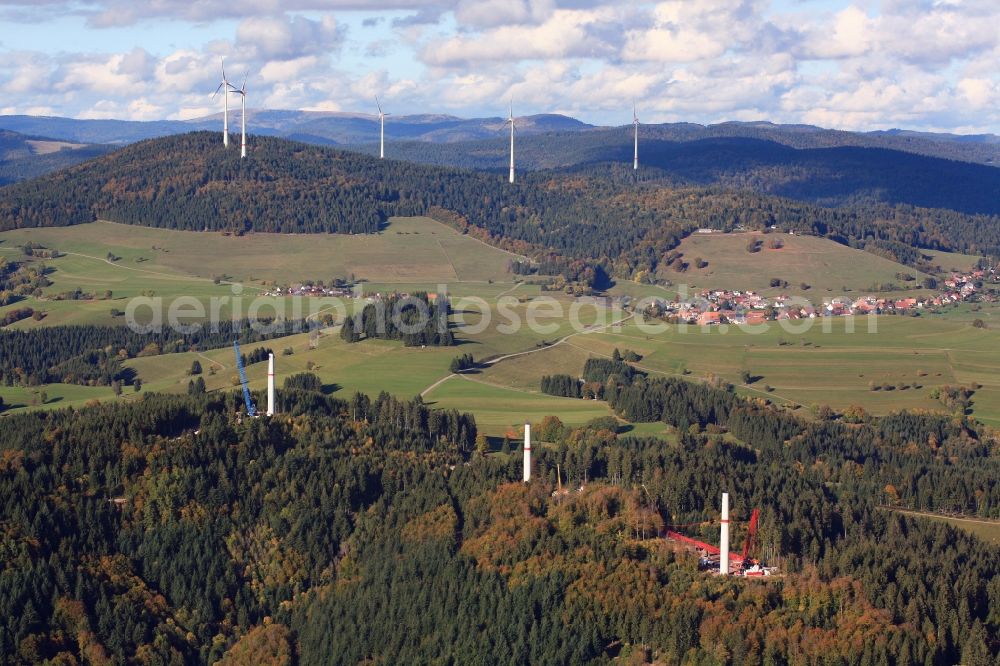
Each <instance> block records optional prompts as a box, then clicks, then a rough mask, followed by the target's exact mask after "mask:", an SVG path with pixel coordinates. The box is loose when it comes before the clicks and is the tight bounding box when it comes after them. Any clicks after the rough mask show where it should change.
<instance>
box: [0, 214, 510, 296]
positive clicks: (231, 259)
mask: <svg viewBox="0 0 1000 666" xmlns="http://www.w3.org/2000/svg"><path fill="white" fill-rule="evenodd" d="M0 239H2V240H3V241H4V243H3V245H4V246H7V247H13V248H14V249H17V248H18V247H19V246H20V245H22V244H24V243H25V242H27V241H29V240H30V241H34V242H36V243H41V244H43V245H45V246H47V247H53V248H56V249H58V250H60V251H63V252H76V253H79V254H84V255H88V256H91V257H97V258H98V259H101V260H104V259H105V257H106V255H107V253H108V252H112V253H113V254H115V255H116V256H119V257H121V259H120V261H118V262H116V263H117V264H118V265H119V266H120V267H128V268H132V269H141V270H142V271H146V272H147V273H149V272H162V273H166V274H169V275H179V276H197V277H201V278H211V277H213V276H215V275H225V276H227V277H229V278H230V279H233V280H235V281H239V282H255V281H260V280H269V281H271V280H276V281H278V282H279V283H289V282H296V281H302V280H309V279H312V280H329V279H330V278H332V277H347V276H349V275H351V274H352V273H353V274H354V275H355V276H356V277H357V278H358V279H366V280H373V281H382V282H392V283H398V282H410V281H418V282H421V281H422V282H470V281H479V282H487V281H489V280H499V281H508V282H509V281H510V280H511V276H510V274H509V273H508V272H507V262H508V261H509V260H510V258H511V256H512V255H509V254H508V253H506V252H504V251H502V250H498V249H496V248H493V247H490V246H488V245H485V244H483V243H481V242H479V241H477V240H475V239H473V238H470V237H468V236H465V235H462V234H459V233H458V232H456V231H454V230H453V229H451V228H450V227H447V226H445V225H443V224H441V223H439V222H435V221H434V220H431V219H430V218H426V217H413V218H392V219H391V220H390V221H389V224H388V226H387V227H386V228H385V229H384V230H383V231H381V232H379V233H378V234H372V235H343V234H265V233H254V234H247V235H245V236H240V237H236V236H224V235H222V234H221V233H199V232H192V231H172V230H167V229H154V228H151V227H140V226H132V225H125V224H115V223H113V222H95V223H93V224H81V225H77V226H72V227H58V228H57V227H46V228H41V229H19V230H16V231H8V232H4V233H2V234H0ZM154 248H155V249H154ZM96 268H97V267H94V266H93V265H87V266H86V267H85V270H84V271H81V272H80V273H81V274H79V275H78V279H88V280H92V281H94V282H93V284H95V285H96V284H98V283H100V282H101V281H104V280H111V281H113V282H116V283H120V282H121V280H122V276H121V275H118V274H117V273H107V272H101V271H98V270H96ZM109 268H110V267H109ZM66 270H67V271H69V272H73V269H71V268H70V267H67V268H66ZM133 272H134V271H133ZM129 277H131V278H135V277H136V276H134V275H131V276H129ZM110 288H112V289H113V287H110Z"/></svg>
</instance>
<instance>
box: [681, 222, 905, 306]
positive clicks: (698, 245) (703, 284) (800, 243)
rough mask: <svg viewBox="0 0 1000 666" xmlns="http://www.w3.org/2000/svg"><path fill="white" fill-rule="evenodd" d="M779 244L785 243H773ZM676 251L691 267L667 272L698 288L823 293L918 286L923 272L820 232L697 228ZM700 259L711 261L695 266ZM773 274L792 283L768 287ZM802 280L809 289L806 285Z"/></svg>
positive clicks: (815, 294) (807, 295)
mask: <svg viewBox="0 0 1000 666" xmlns="http://www.w3.org/2000/svg"><path fill="white" fill-rule="evenodd" d="M753 243H759V249H758V250H757V251H756V252H750V251H748V249H747V248H748V246H749V245H751V244H753ZM777 244H780V245H781V247H780V248H772V247H770V245H777ZM677 251H678V252H681V253H683V255H684V261H685V262H687V263H688V264H689V267H688V269H687V270H686V271H685V272H683V273H681V272H677V271H674V270H671V269H667V270H666V271H664V272H663V275H664V276H665V277H667V278H669V279H670V280H671V281H672V282H673V283H674V284H676V285H681V284H685V285H687V286H688V288H689V289H690V290H698V291H700V290H702V289H741V290H753V291H757V292H760V293H764V294H777V293H789V294H797V295H802V296H805V297H807V298H816V299H819V298H822V297H824V296H830V295H837V296H839V295H842V294H843V293H844V292H845V291H850V292H869V291H871V288H872V287H873V286H875V285H877V284H890V283H893V284H896V285H899V286H900V287H903V286H909V287H920V281H921V279H922V278H923V277H924V274H923V273H919V272H917V271H916V270H915V269H913V268H910V267H908V266H904V265H902V264H899V263H896V262H894V261H890V260H888V259H884V258H882V257H878V256H875V255H874V254H871V253H870V252H864V251H863V250H855V249H853V248H850V247H847V246H845V245H841V244H839V243H836V242H834V241H832V240H829V239H827V238H819V237H816V236H799V235H795V236H793V235H790V234H783V233H777V232H775V233H770V234H764V233H760V232H746V233H730V234H723V233H711V234H697V233H696V234H692V235H691V236H688V237H687V238H685V239H684V241H683V242H682V243H681V244H680V246H679V247H678V248H677ZM697 259H701V260H703V261H706V262H708V264H707V265H706V266H705V267H704V268H697V266H696V261H697ZM897 273H909V274H911V275H913V276H914V278H915V279H914V280H913V281H911V282H904V281H903V280H901V279H899V278H898V277H896V274H897ZM772 278H776V279H780V280H783V281H785V282H787V283H788V287H787V288H773V287H770V281H771V279H772ZM803 284H805V285H808V286H809V289H802V285H803Z"/></svg>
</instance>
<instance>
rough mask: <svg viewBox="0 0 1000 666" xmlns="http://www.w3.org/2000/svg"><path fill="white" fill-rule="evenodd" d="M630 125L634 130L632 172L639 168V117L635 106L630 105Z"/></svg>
mask: <svg viewBox="0 0 1000 666" xmlns="http://www.w3.org/2000/svg"><path fill="white" fill-rule="evenodd" d="M632 125H633V127H634V129H635V153H634V157H633V158H632V170H633V171H634V170H636V169H638V168H639V115H638V114H637V113H636V111H635V104H633V105H632Z"/></svg>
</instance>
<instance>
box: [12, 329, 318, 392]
mask: <svg viewBox="0 0 1000 666" xmlns="http://www.w3.org/2000/svg"><path fill="white" fill-rule="evenodd" d="M307 326H308V325H307V324H305V323H304V322H302V321H300V320H288V321H285V320H282V321H272V320H264V319H261V320H256V321H253V322H251V321H248V320H241V321H236V322H234V321H226V320H223V321H219V322H215V323H214V324H213V325H211V326H208V325H205V326H198V327H197V328H196V329H192V330H191V331H189V332H180V331H175V330H172V329H170V328H167V327H163V328H160V329H157V330H154V331H150V332H145V333H144V332H141V331H134V330H132V329H130V328H128V327H126V326H92V325H87V326H49V327H46V328H44V329H42V328H34V329H27V330H23V331H22V330H14V331H0V382H3V383H4V384H6V385H8V386H10V385H19V386H38V385H40V384H48V383H53V382H64V383H68V384H95V383H96V384H99V385H104V386H107V385H108V384H110V383H111V382H112V381H114V380H116V379H122V378H123V377H122V376H121V374H122V365H121V362H122V361H123V360H125V359H128V358H133V357H135V356H140V355H156V354H169V353H172V352H183V351H204V350H206V349H215V348H219V347H225V346H227V345H231V344H232V343H233V340H238V341H240V342H243V343H252V342H259V341H261V340H267V339H270V338H275V337H283V336H286V335H290V334H292V333H293V332H300V331H302V330H304V329H306V328H307ZM267 352H268V350H264V349H260V350H255V351H254V352H252V353H251V358H250V359H248V360H247V362H248V363H256V362H259V361H264V360H267ZM129 379H131V377H129Z"/></svg>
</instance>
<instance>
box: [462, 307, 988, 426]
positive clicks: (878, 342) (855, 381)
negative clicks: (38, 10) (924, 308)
mask: <svg viewBox="0 0 1000 666" xmlns="http://www.w3.org/2000/svg"><path fill="white" fill-rule="evenodd" d="M825 321H826V323H828V324H829V329H828V330H824V327H823V323H821V322H816V323H815V324H814V325H813V327H812V329H810V330H808V331H806V332H803V333H797V334H793V333H789V332H787V331H785V330H783V329H782V328H781V327H779V326H778V325H776V324H774V325H772V326H770V330H768V331H766V332H762V333H759V334H752V333H749V332H744V331H741V330H739V329H737V328H735V327H731V328H729V329H728V330H725V332H723V331H724V329H722V328H721V327H706V328H699V327H696V326H691V327H688V328H687V329H683V328H681V327H677V326H670V327H663V330H662V331H661V332H658V333H656V332H649V331H644V330H641V329H640V327H639V326H638V325H637V324H636V323H635V322H627V323H625V324H623V325H622V326H621V327H620V329H619V330H617V331H606V332H601V333H594V334H586V335H578V336H574V337H573V338H571V339H570V340H567V341H566V343H565V344H562V345H559V346H558V347H554V348H552V349H550V350H547V351H545V352H542V353H539V354H534V355H531V356H525V357H521V358H514V359H511V360H509V361H505V362H503V363H501V364H498V365H497V366H495V367H492V368H489V369H487V370H485V371H484V372H483V374H482V377H481V379H482V380H483V381H487V382H490V383H493V384H496V385H497V386H504V387H509V388H514V389H519V390H524V391H532V390H534V391H537V390H538V386H539V381H540V379H541V377H542V376H543V375H547V374H553V373H556V372H563V373H569V374H578V373H579V372H580V371H581V370H582V368H583V363H584V362H585V361H586V359H587V358H588V357H590V356H610V355H611V354H612V353H613V352H614V349H615V348H619V349H632V350H634V351H636V352H638V353H639V354H641V355H642V356H643V358H642V360H641V361H640V362H639V364H638V365H639V367H641V368H642V369H644V370H646V371H647V372H649V373H650V374H651V375H654V376H656V375H659V376H676V377H681V376H685V371H686V372H687V373H688V374H687V375H686V376H688V377H689V378H691V379H701V378H706V377H709V376H712V375H714V376H717V377H720V378H722V379H724V380H726V381H729V382H733V383H735V384H740V383H741V379H740V376H741V374H742V372H743V371H747V372H749V373H750V374H751V375H752V376H754V378H755V379H754V381H753V383H752V384H750V385H748V386H740V387H739V388H738V390H739V391H740V392H742V393H746V394H748V395H753V396H758V397H766V398H769V399H772V400H774V401H776V402H784V403H788V404H790V405H791V406H804V407H809V406H812V405H822V404H827V405H830V406H831V407H833V408H835V409H843V408H845V407H848V406H850V405H853V404H860V405H862V406H864V407H865V409H867V410H868V411H869V412H872V413H875V414H884V413H887V412H890V411H894V410H898V409H903V408H909V409H930V410H943V409H944V407H943V405H942V404H941V403H940V402H938V401H937V400H934V399H932V398H931V397H930V393H931V391H932V390H933V389H934V388H936V387H939V386H942V385H945V384H951V385H959V384H961V385H970V384H972V383H978V384H981V388H979V389H978V390H977V391H976V393H975V395H974V396H973V399H972V401H973V402H972V410H973V414H974V416H976V417H977V418H979V419H981V420H982V421H984V422H986V423H989V424H991V425H995V426H996V425H1000V379H998V373H1000V345H998V344H997V342H998V336H997V334H996V333H995V332H994V331H991V330H989V329H978V328H974V327H972V326H971V325H970V324H968V323H966V322H960V321H951V320H948V319H943V318H939V319H931V318H926V319H911V318H902V317H881V318H879V319H878V320H877V322H876V323H877V328H876V329H875V331H874V332H870V333H869V332H868V328H867V320H858V321H855V322H853V324H854V326H855V330H854V332H850V330H849V326H850V325H851V321H850V320H849V319H848V318H836V319H832V320H825ZM779 343H784V344H779ZM871 383H875V384H876V385H878V386H880V387H881V386H882V385H883V384H891V385H892V387H893V389H892V390H878V391H872V390H870V384H871ZM900 385H905V386H906V387H907V388H900ZM767 387H771V390H767Z"/></svg>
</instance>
